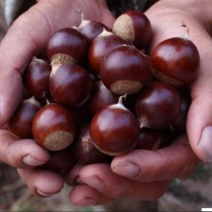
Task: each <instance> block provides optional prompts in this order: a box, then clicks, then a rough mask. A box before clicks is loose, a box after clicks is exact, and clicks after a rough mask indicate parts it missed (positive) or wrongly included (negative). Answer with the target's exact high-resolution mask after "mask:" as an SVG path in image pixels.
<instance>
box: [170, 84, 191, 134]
mask: <svg viewBox="0 0 212 212" xmlns="http://www.w3.org/2000/svg"><path fill="white" fill-rule="evenodd" d="M178 92H179V95H180V99H181V101H180V102H181V104H180V113H179V115H178V117H177V119H176V120H175V122H174V124H173V128H174V130H175V131H176V132H177V133H178V134H179V135H180V134H185V133H186V131H187V130H186V122H187V115H188V111H189V108H190V105H191V100H192V99H191V95H190V92H189V90H188V88H187V87H181V88H180V89H178Z"/></svg>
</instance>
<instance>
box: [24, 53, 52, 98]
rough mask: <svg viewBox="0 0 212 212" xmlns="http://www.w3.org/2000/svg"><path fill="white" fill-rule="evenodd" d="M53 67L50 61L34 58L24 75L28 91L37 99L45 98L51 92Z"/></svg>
mask: <svg viewBox="0 0 212 212" xmlns="http://www.w3.org/2000/svg"><path fill="white" fill-rule="evenodd" d="M50 72H51V66H50V64H49V62H48V61H46V60H44V59H39V58H36V57H33V59H32V61H31V62H30V63H29V65H28V66H27V68H26V70H25V71H24V74H23V83H24V86H25V88H26V90H27V91H28V92H29V93H30V94H31V95H32V96H35V97H44V96H45V95H46V93H47V92H48V90H49V76H50Z"/></svg>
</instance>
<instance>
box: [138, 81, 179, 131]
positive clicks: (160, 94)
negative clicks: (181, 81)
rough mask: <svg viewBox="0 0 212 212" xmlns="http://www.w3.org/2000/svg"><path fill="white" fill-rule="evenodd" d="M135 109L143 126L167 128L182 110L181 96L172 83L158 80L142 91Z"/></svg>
mask: <svg viewBox="0 0 212 212" xmlns="http://www.w3.org/2000/svg"><path fill="white" fill-rule="evenodd" d="M135 111H136V114H137V117H138V119H139V122H140V127H141V128H142V127H148V128H153V129H163V128H167V127H169V126H170V125H171V124H173V123H174V122H175V120H176V119H177V116H178V114H179V112H180V96H179V94H178V92H177V90H176V89H175V88H174V87H173V86H171V85H170V84H168V83H166V82H160V81H156V82H153V83H151V84H149V85H147V86H146V87H145V88H144V89H143V90H142V91H141V92H140V94H139V95H138V98H137V100H136V103H135Z"/></svg>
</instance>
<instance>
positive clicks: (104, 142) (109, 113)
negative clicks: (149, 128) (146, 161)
mask: <svg viewBox="0 0 212 212" xmlns="http://www.w3.org/2000/svg"><path fill="white" fill-rule="evenodd" d="M123 107H124V106H123V105H122V107H121V108H120V107H116V106H115V107H114V105H111V106H108V107H107V108H105V109H102V110H101V111H99V112H98V113H97V114H96V115H95V116H94V117H93V119H92V120H91V123H90V127H89V130H90V136H91V139H92V141H93V143H94V145H95V146H96V147H97V148H98V149H99V150H100V151H102V152H103V153H105V154H108V155H111V156H116V155H121V154H124V153H126V152H128V151H130V150H132V149H133V148H134V147H135V145H136V143H137V141H138V136H139V124H138V121H137V119H136V117H135V116H134V115H133V114H132V113H131V112H130V111H129V110H127V109H126V108H124V109H123Z"/></svg>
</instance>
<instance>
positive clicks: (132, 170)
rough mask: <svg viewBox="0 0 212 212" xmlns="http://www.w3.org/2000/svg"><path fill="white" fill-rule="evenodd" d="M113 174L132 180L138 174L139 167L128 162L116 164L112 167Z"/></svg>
mask: <svg viewBox="0 0 212 212" xmlns="http://www.w3.org/2000/svg"><path fill="white" fill-rule="evenodd" d="M112 170H113V172H115V173H116V174H119V175H122V176H124V177H128V178H133V177H136V176H137V175H138V174H139V167H138V166H137V165H136V164H134V163H132V162H129V161H125V162H123V163H119V164H116V165H115V166H113V167H112Z"/></svg>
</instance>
